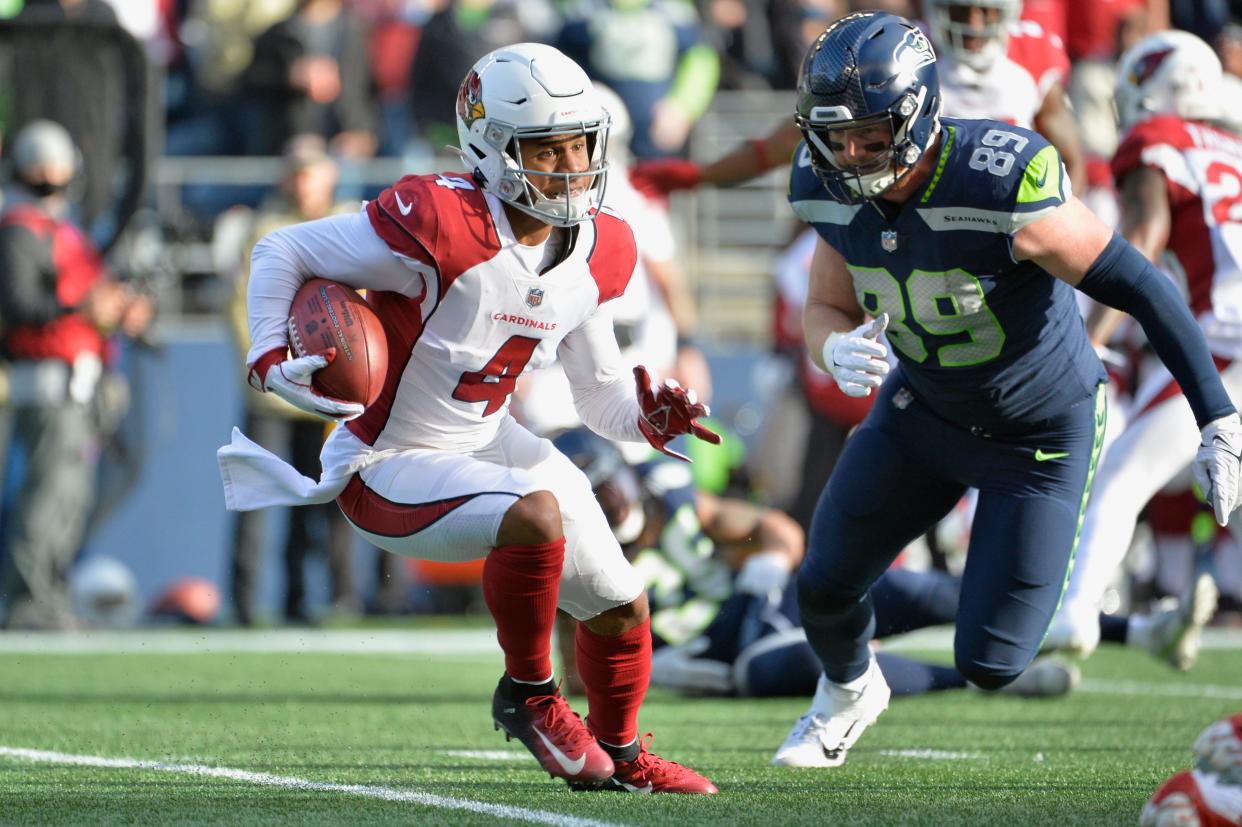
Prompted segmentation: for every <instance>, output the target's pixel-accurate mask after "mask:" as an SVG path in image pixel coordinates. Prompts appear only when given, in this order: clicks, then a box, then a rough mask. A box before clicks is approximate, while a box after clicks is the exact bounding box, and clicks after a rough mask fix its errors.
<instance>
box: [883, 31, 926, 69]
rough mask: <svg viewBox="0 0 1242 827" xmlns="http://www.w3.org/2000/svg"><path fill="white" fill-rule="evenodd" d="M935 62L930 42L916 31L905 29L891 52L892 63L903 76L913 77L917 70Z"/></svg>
mask: <svg viewBox="0 0 1242 827" xmlns="http://www.w3.org/2000/svg"><path fill="white" fill-rule="evenodd" d="M935 62H936V53H935V52H933V51H932V47H931V41H929V40H928V39H927V35H925V34H923V33H922V32H921V31H919V30H918V29H913V28H912V29H907V30H906V34H905V36H904V37H903V38H901V42H900V43H898V44H897V48H896V49H894V50H893V63H895V64H896V65H897V70H898V71H899V72H900V73H902V74H905V75H909V76H913V75H914V73H915V72H917V71H918V70H919V69H922V68H923V67H924V66H926V65H927V64H929V63H935Z"/></svg>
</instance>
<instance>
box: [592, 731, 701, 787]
mask: <svg viewBox="0 0 1242 827" xmlns="http://www.w3.org/2000/svg"><path fill="white" fill-rule="evenodd" d="M651 738H652V735H651V733H650V732H648V733H647V734H646V735H644V736H643V737H642V739H641V740H640V741H639V744H638V748H639V753H638V757H637V758H635V759H634V760H633V761H617V762H616V764H617V768H616V770H615V771H614V772H613V774H612V778H610V779H608V780H607V781H605V782H604V784H603V785H602V786H601V787H600V788H599V789H602V790H614V791H616V792H627V793H692V794H697V795H713V794H715V793H716V792H718V790H717V789H716V785H715V784H713V783H712V782H710V781H708V780H707V779H706V778H704V777H703V776H701V775H699V774H698V773H697V772H695V771H694V770H692V769H690V768H689V767H683V766H682V765H681V764H678V763H677V762H676V761H669V760H668V759H666V758H661V757H660V756H658V755H656V754H655V753H654V752H648V751H647V745H648V744H650V743H651Z"/></svg>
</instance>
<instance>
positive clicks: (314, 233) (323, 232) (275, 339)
mask: <svg viewBox="0 0 1242 827" xmlns="http://www.w3.org/2000/svg"><path fill="white" fill-rule="evenodd" d="M316 277H319V278H325V279H332V280H333V281H339V282H341V283H342V284H348V285H349V286H350V287H359V288H365V289H367V290H375V291H390V292H394V293H400V294H402V295H405V296H418V295H420V294H423V292H424V291H423V279H424V277H430V278H434V277H435V268H434V267H432V266H431V265H429V264H425V263H423V262H421V261H416V260H414V259H410V258H406V257H404V256H398V255H397V254H396V253H394V252H393V251H392V250H390V249H389V247H388V245H387V244H385V243H384V240H383V239H381V238H380V237H379V236H378V235H376V234H375V230H374V229H372V228H371V222H370V219H368V218H367V215H366V212H365V210H363V211H359V212H357V213H354V214H352V215H334V216H331V217H329V218H321V219H319V220H317V221H307V222H305V223H303V224H293V225H290V226H288V227H282V228H280V229H279V230H276V231H275V232H271V233H268V234H267V235H265V236H263V238H262V239H260V240H259V243H258V244H256V245H255V248H254V253H253V254H252V255H251V257H250V284H249V286H248V288H247V292H246V305H247V309H248V313H249V318H250V341H251V342H252V343H253V344H251V346H250V353H249V354H247V356H246V362H247V363H248V364H253V363H254V361H255V360H256V359H258V358H259V357H260V356H262V355H263V354H264V353H267V352H268V351H269V350H272V349H273V348H278V347H284V346H286V345H288V343H289V333H288V328H287V322H288V319H289V306H290V305H291V304H293V297H294V295H295V294H296V293H297V292H298V288H299V287H301V286H302V284H303V283H304V282H306V281H308V280H309V279H312V278H316ZM429 292H434V291H429Z"/></svg>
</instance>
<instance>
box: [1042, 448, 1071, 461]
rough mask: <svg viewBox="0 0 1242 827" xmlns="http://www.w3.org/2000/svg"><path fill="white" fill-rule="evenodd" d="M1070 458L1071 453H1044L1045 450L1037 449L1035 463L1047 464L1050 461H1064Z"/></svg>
mask: <svg viewBox="0 0 1242 827" xmlns="http://www.w3.org/2000/svg"><path fill="white" fill-rule="evenodd" d="M1068 456H1069V451H1048V452H1047V453H1045V452H1044V449H1043V448H1036V449H1035V461H1036V462H1047V461H1048V460H1050V459H1064V458H1065V457H1068Z"/></svg>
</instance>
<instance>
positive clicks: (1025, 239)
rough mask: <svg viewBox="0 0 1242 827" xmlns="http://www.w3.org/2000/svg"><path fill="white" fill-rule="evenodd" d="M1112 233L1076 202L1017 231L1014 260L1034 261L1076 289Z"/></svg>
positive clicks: (1068, 202) (1014, 243)
mask: <svg viewBox="0 0 1242 827" xmlns="http://www.w3.org/2000/svg"><path fill="white" fill-rule="evenodd" d="M1112 236H1113V231H1112V230H1110V229H1109V228H1108V226H1107V225H1105V224H1104V222H1103V221H1101V220H1100V219H1099V218H1097V217H1096V215H1095V213H1093V212H1091V210H1089V209H1087V206H1086V205H1085V204H1083V203H1082V202H1081V201H1079V200H1078V199H1077V198H1070V200H1068V201H1066V202H1065V203H1064V204H1062V205H1061V206H1059V207H1057V208H1056V209H1055V210H1053V211H1052V213H1050V214H1049V215H1047V216H1045V217H1044V218H1041V219H1039V220H1038V221H1036V222H1034V223H1032V224H1028V225H1026V226H1025V227H1023V228H1022V229H1020V230H1018V232H1017V233H1015V234H1014V237H1013V257H1014V258H1015V259H1016V260H1018V261H1033V262H1035V263H1036V264H1038V265H1039V266H1040V267H1042V268H1044V269H1045V270H1047V271H1048V272H1049V273H1051V274H1052V275H1054V276H1056V277H1057V278H1059V279H1061V280H1062V281H1064V282H1068V283H1069V284H1071V285H1074V286H1077V285H1078V282H1079V281H1081V280H1082V277H1083V276H1084V275H1085V274H1086V272H1087V270H1088V269H1089V268H1090V267H1091V264H1092V263H1093V262H1094V261H1095V260H1096V259H1097V258H1099V257H1100V253H1101V252H1103V250H1104V248H1105V247H1106V246H1108V242H1109V240H1110V239H1111V238H1112Z"/></svg>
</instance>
